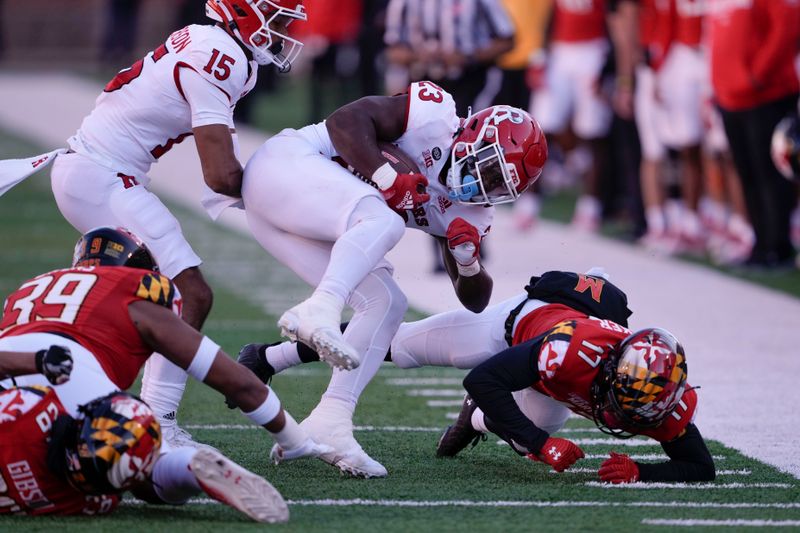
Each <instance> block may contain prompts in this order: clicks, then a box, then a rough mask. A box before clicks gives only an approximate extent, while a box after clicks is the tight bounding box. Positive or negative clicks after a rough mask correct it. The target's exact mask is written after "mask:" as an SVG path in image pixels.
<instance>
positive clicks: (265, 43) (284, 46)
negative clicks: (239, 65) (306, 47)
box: [250, 0, 306, 73]
mask: <svg viewBox="0 0 800 533" xmlns="http://www.w3.org/2000/svg"><path fill="white" fill-rule="evenodd" d="M263 5H266V7H267V8H268V9H274V4H271V3H269V2H267V0H263V1H262V2H258V3H257V4H256V8H257V9H259V10H260V11H261V12H262V13H263V12H264V11H265V10H264V9H262V6H263ZM281 17H284V18H287V19H288V20H287V21H286V23H284V24H283V25H282V26H280V25H277V24H276V26H278V27H282V28H283V29H286V28H288V27H289V25H290V24H291V23H292V22H293V21H294V20H306V15H305V11H304V8H303V6H302V5H298V6H297V11H290V10H287V9H284V8H281V7H279V8H278V9H276V10H275V11H274V12H273V13H272V14H271V15H270V17H269V18H268V19H266V20H265V22H264V25H263V26H262V27H261V29H260V30H258V31H257V32H255V33H253V35H251V36H250V46H251V51H252V52H253V59H255V60H256V62H257V63H258V64H259V65H268V64H270V63H272V64H274V65H275V67H276V68H277V69H278V71H279V72H281V73H287V72H289V71H290V70H291V68H292V63H293V62H294V60H295V59H297V56H299V55H300V51H301V50H302V49H303V43H302V42H300V41H298V40H297V39H293V38H291V37H289V35H288V34H287V33H281V32H280V31H276V30H273V29H271V28H270V25H271V24H273V23H275V22H277V21H278V20H279V19H280V18H281Z"/></svg>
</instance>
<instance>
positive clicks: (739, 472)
mask: <svg viewBox="0 0 800 533" xmlns="http://www.w3.org/2000/svg"><path fill="white" fill-rule="evenodd" d="M664 459H666V457H664ZM560 473H562V472H556V471H555V470H549V471H548V474H560ZM564 473H570V474H596V473H597V468H570V469H569V470H566V471H565V472H564ZM751 473H752V472H750V470H717V476H749V475H750V474H751Z"/></svg>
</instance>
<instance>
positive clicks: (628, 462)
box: [597, 452, 639, 484]
mask: <svg viewBox="0 0 800 533" xmlns="http://www.w3.org/2000/svg"><path fill="white" fill-rule="evenodd" d="M597 474H598V475H599V476H600V479H601V480H603V481H605V482H607V483H614V484H618V483H636V482H637V481H639V467H638V466H637V465H636V463H635V462H634V461H633V460H632V459H631V458H630V457H628V456H627V455H625V454H624V453H615V452H611V457H610V458H608V459H606V460H605V461H603V464H601V465H600V470H598V471H597Z"/></svg>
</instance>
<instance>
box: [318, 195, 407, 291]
mask: <svg viewBox="0 0 800 533" xmlns="http://www.w3.org/2000/svg"><path fill="white" fill-rule="evenodd" d="M404 232H405V225H404V224H403V220H402V219H401V218H400V217H399V216H397V215H396V214H395V213H394V212H392V210H391V209H388V208H387V207H386V204H385V203H384V202H383V201H382V200H380V199H379V198H376V197H373V196H368V197H366V198H363V199H361V201H360V202H359V203H358V205H356V207H355V209H354V210H353V213H352V214H351V215H350V222H349V224H348V229H347V231H345V232H344V233H343V234H342V235H341V236H340V237H339V238H338V239H336V243H335V244H334V245H333V248H331V258H330V261H329V262H328V267H327V268H326V269H325V273H324V274H323V276H322V280H321V281H320V282H319V285H318V286H317V291H315V293H316V292H327V293H329V294H334V295H337V296H338V297H339V298H341V300H342V302H344V301H346V300H347V299H348V298H349V297H350V294H351V293H352V292H353V290H355V288H356V287H357V286H358V284H359V283H361V280H363V279H364V276H366V275H367V274H368V273H369V272H370V271H371V270H372V269H374V268H375V265H377V264H378V262H379V261H380V260H381V259H383V257H384V256H385V255H386V253H387V252H388V251H389V250H391V249H392V248H394V246H395V245H396V244H397V243H398V241H399V240H400V238H401V237H402V236H403V233H404Z"/></svg>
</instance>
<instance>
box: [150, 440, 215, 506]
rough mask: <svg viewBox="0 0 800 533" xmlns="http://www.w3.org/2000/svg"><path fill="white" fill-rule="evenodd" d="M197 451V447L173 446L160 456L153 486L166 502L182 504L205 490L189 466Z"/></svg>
mask: <svg viewBox="0 0 800 533" xmlns="http://www.w3.org/2000/svg"><path fill="white" fill-rule="evenodd" d="M196 453H197V450H196V449H195V448H188V447H183V448H172V449H170V450H169V451H167V452H165V453H163V454H161V455H160V456H159V457H158V460H157V461H156V464H155V466H153V473H152V480H153V487H154V488H155V491H156V494H157V495H158V497H159V498H161V499H162V500H164V501H165V502H166V503H169V504H171V505H181V504H183V503H186V501H187V500H188V499H189V498H191V497H192V496H196V495H197V494H199V493H201V492H202V491H203V489H202V488H201V487H200V484H199V483H198V482H197V478H196V477H195V476H194V474H193V473H192V470H191V468H190V466H189V465H190V463H191V461H192V457H194V454H196Z"/></svg>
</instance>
